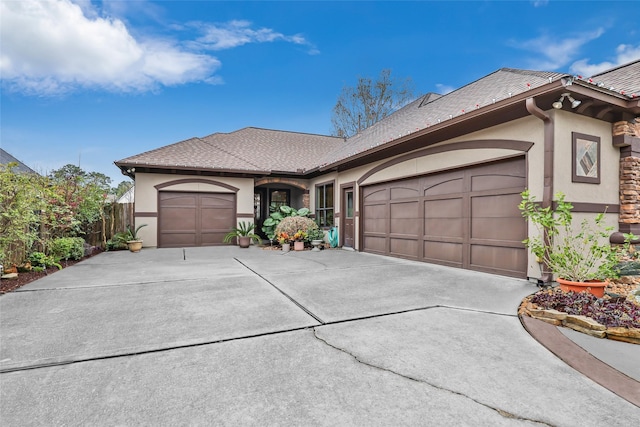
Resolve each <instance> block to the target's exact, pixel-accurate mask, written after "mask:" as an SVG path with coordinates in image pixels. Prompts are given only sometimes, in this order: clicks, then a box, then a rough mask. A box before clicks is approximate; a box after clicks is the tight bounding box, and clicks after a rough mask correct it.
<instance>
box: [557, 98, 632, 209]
mask: <svg viewBox="0 0 640 427" xmlns="http://www.w3.org/2000/svg"><path fill="white" fill-rule="evenodd" d="M552 114H554V122H555V147H554V162H553V163H554V167H553V176H554V180H553V188H554V193H557V192H558V191H561V192H563V193H564V194H565V195H566V200H568V201H570V202H582V203H605V204H607V203H611V204H615V205H617V204H618V203H619V182H620V181H619V180H620V177H619V173H620V172H619V170H620V149H618V148H616V147H614V146H613V145H612V127H611V123H608V122H604V121H602V120H597V119H592V118H589V117H584V116H580V115H578V114H573V113H570V112H568V111H562V110H554V111H553V112H552ZM572 132H579V133H582V134H587V135H591V136H597V137H599V138H600V161H601V164H600V184H588V183H579V182H572V181H571V164H572V162H573V161H574V159H573V158H572V154H571V145H572V141H571V134H572Z"/></svg>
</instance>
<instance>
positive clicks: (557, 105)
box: [551, 92, 582, 110]
mask: <svg viewBox="0 0 640 427" xmlns="http://www.w3.org/2000/svg"><path fill="white" fill-rule="evenodd" d="M565 98H567V99H568V100H569V102H571V108H577V107H578V105H580V104H582V101H578V100H577V99H573V97H572V96H571V94H570V93H569V92H566V93H563V94H562V96H560V99H559V100H557V101H556V102H554V103H553V104H551V105H552V106H553V108H555V109H556V110H559V109H561V108H562V103H563V102H564V99H565Z"/></svg>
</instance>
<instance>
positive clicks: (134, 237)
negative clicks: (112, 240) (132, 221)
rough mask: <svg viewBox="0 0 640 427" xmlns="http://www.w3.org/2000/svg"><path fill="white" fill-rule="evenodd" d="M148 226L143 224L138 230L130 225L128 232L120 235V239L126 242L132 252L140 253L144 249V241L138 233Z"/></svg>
mask: <svg viewBox="0 0 640 427" xmlns="http://www.w3.org/2000/svg"><path fill="white" fill-rule="evenodd" d="M146 226H147V224H141V225H139V226H138V227H137V228H135V229H132V228H131V226H130V225H127V231H125V232H124V233H123V234H121V235H119V236H118V239H120V240H121V241H124V243H126V245H127V248H129V250H130V251H131V252H140V249H142V239H141V238H140V236H139V235H138V231H140V229H141V228H142V227H146Z"/></svg>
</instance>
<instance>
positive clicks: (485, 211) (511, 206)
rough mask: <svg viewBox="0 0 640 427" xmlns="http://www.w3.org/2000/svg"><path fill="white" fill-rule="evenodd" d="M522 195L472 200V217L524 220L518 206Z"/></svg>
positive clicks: (475, 198) (473, 198) (484, 197)
mask: <svg viewBox="0 0 640 427" xmlns="http://www.w3.org/2000/svg"><path fill="white" fill-rule="evenodd" d="M520 200H522V196H520V193H515V194H500V195H496V196H482V197H472V198H471V216H474V217H492V218H522V214H521V212H520V209H518V204H519V203H520Z"/></svg>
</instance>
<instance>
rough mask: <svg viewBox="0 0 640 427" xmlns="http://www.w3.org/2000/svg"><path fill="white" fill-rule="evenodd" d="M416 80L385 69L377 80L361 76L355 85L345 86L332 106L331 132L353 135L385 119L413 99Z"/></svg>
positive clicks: (346, 135) (337, 134)
mask: <svg viewBox="0 0 640 427" xmlns="http://www.w3.org/2000/svg"><path fill="white" fill-rule="evenodd" d="M413 99H414V95H413V82H412V80H411V78H410V77H408V78H406V79H404V80H399V79H395V78H392V77H391V70H389V69H384V70H382V71H381V72H380V75H379V76H378V79H377V80H375V81H374V80H373V79H371V78H370V77H358V83H357V84H356V86H355V87H351V86H344V87H343V88H342V92H341V93H340V95H339V96H338V101H337V102H336V105H335V106H334V107H333V113H332V116H331V123H332V125H333V132H332V134H333V135H335V136H341V137H350V136H353V135H355V134H357V133H358V132H360V131H361V130H362V129H366V128H368V127H369V126H371V125H373V124H374V123H377V122H379V121H380V120H382V119H384V118H385V117H387V116H388V115H390V114H391V113H393V112H394V111H397V110H398V109H400V108H402V107H404V106H405V105H407V104H408V103H409V102H411V101H413Z"/></svg>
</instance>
